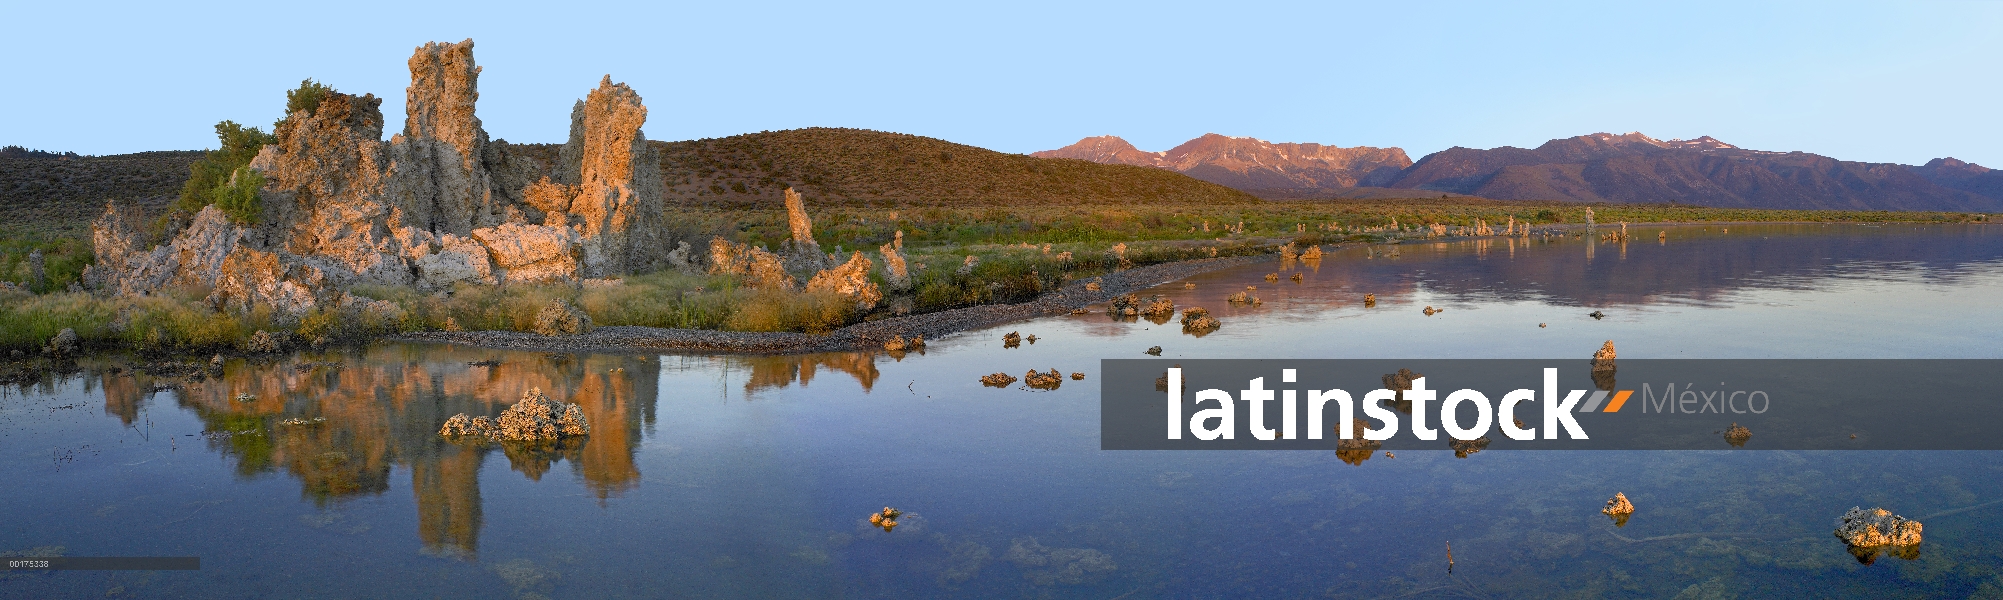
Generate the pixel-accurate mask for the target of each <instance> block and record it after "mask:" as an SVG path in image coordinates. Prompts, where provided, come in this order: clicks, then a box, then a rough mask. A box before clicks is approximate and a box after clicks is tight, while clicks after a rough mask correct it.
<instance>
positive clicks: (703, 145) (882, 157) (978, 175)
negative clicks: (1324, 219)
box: [649, 128, 1258, 207]
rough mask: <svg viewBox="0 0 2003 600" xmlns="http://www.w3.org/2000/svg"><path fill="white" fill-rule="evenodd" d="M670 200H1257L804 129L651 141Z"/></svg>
mask: <svg viewBox="0 0 2003 600" xmlns="http://www.w3.org/2000/svg"><path fill="white" fill-rule="evenodd" d="M649 143H650V144H653V145H654V147H655V149H656V150H658V151H659V152H660V155H661V171H662V180H663V181H665V182H666V183H667V185H668V189H669V197H670V199H671V200H678V201H680V202H684V203H690V204H697V205H703V206H716V207H740V206H758V207H771V206H777V205H778V202H780V201H781V197H782V196H781V194H782V193H783V191H784V190H785V189H786V187H787V186H792V187H795V188H798V189H799V190H800V191H801V193H803V194H805V195H806V196H807V198H808V201H809V202H812V203H816V204H826V205H845V206H864V205H867V206H900V205H917V206H924V205H941V206H973V205H994V206H1024V205H1045V204H1053V205H1055V204H1081V203H1083V204H1107V203H1194V204H1210V203H1244V202H1257V201H1258V199H1257V198H1255V197H1253V196H1251V195H1249V194H1246V193H1244V192H1240V191H1237V190H1233V189H1231V188H1227V187H1224V186H1220V185H1216V184H1212V183H1206V182H1203V181H1198V180H1195V179H1191V178H1189V177H1187V176H1184V175H1182V174H1179V173H1175V172H1172V171H1166V170H1162V169H1154V168H1148V167H1137V166H1129V165H1103V164H1098V163H1093V162H1088V161H1083V160H1072V159H1053V158H1033V157H1029V156H1023V155H1020V154H1005V153H1001V152H995V151H993V150H988V149H985V148H977V147H974V146H968V145H964V144H955V143H952V142H948V141H944V140H939V139H933V138H928V137H921V136H915V135H907V134H901V133H886V132H881V131H869V130H862V129H834V128H810V129H793V130H788V131H770V132H762V133H751V134H745V135H736V136H731V137H726V138H714V139H702V140H694V141H685V142H649Z"/></svg>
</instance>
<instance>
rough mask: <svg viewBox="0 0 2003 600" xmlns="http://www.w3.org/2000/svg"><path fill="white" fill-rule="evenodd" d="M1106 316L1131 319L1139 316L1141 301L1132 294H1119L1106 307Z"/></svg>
mask: <svg viewBox="0 0 2003 600" xmlns="http://www.w3.org/2000/svg"><path fill="white" fill-rule="evenodd" d="M1106 314H1109V315H1113V316H1115V317H1131V316H1135V315H1138V314H1141V299H1140V297H1139V296H1135V295H1133V294H1121V295H1120V296H1119V297H1117V298H1114V299H1113V303H1112V304H1108V305H1106Z"/></svg>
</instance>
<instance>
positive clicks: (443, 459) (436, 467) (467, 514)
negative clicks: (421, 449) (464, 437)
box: [410, 445, 486, 558]
mask: <svg viewBox="0 0 2003 600" xmlns="http://www.w3.org/2000/svg"><path fill="white" fill-rule="evenodd" d="M485 453H486V450H484V449H480V448H471V447H463V446H456V445H445V446H444V447H443V448H440V450H439V455H438V456H436V457H434V458H435V460H429V461H418V462H416V463H414V464H412V465H411V468H410V487H411V490H412V492H414V493H415V494H416V495H417V537H418V539H419V540H422V541H423V542H424V549H425V551H426V552H428V553H432V554H439V555H445V556H454V557H461V558H473V557H475V556H477V555H478V554H479V551H480V524H481V521H480V518H481V516H480V479H479V476H480V459H481V455H483V454H485Z"/></svg>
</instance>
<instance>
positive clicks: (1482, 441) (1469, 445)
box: [1447, 436, 1488, 458]
mask: <svg viewBox="0 0 2003 600" xmlns="http://www.w3.org/2000/svg"><path fill="white" fill-rule="evenodd" d="M1447 448H1449V449H1452V450H1453V451H1454V458H1467V457H1468V455H1469V454H1474V453H1476V452H1480V451H1482V450H1486V449H1488V436H1482V437H1478V438H1475V439H1471V440H1462V439H1449V440H1447Z"/></svg>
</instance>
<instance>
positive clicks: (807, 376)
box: [730, 346, 922, 393]
mask: <svg viewBox="0 0 2003 600" xmlns="http://www.w3.org/2000/svg"><path fill="white" fill-rule="evenodd" d="M919 347H922V346H919ZM730 360H733V361H736V360H741V361H743V362H745V363H749V364H750V366H751V376H750V377H749V378H748V379H746V380H745V382H744V391H745V393H751V392H756V391H758V390H761V389H767V388H783V387H786V386H789V385H792V383H793V382H794V381H798V382H800V386H801V387H805V386H807V385H809V384H811V383H813V381H814V373H815V371H816V370H817V369H819V368H821V367H826V368H829V369H833V370H835V371H839V372H842V373H847V374H848V375H849V376H850V377H854V378H855V380H856V382H857V383H861V384H862V389H863V391H865V392H866V391H869V389H870V387H871V386H874V385H876V378H877V377H878V376H879V375H881V374H882V373H880V372H878V371H877V370H876V356H875V355H873V354H871V353H868V352H824V353H820V354H800V355H793V356H747V357H743V358H733V359H730Z"/></svg>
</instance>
